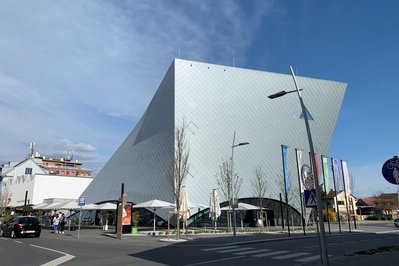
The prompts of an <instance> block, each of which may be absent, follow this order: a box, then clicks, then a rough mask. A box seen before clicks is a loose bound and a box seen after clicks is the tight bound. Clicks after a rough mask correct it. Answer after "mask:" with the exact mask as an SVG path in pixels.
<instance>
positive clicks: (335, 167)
mask: <svg viewBox="0 0 399 266" xmlns="http://www.w3.org/2000/svg"><path fill="white" fill-rule="evenodd" d="M332 163H333V173H334V179H335V186H336V187H335V190H337V191H335V193H338V191H339V189H340V187H339V166H338V160H337V159H335V158H333V159H332Z"/></svg>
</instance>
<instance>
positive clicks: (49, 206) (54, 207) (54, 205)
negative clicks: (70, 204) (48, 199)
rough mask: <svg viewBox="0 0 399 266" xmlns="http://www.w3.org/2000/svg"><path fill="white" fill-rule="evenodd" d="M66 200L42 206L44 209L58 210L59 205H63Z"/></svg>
mask: <svg viewBox="0 0 399 266" xmlns="http://www.w3.org/2000/svg"><path fill="white" fill-rule="evenodd" d="M64 203H65V202H54V203H51V204H48V205H47V206H44V207H42V210H57V209H58V207H59V206H61V205H63V204H64Z"/></svg>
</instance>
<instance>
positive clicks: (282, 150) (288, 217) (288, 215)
mask: <svg viewBox="0 0 399 266" xmlns="http://www.w3.org/2000/svg"><path fill="white" fill-rule="evenodd" d="M284 147H286V146H285V145H281V154H282V157H283V158H282V159H283V176H284V193H285V204H286V206H285V208H286V212H287V228H288V236H291V231H290V213H289V210H288V191H287V177H286V175H285V162H284V161H285V160H284ZM286 148H287V147H286Z"/></svg>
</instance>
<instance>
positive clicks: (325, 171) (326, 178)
mask: <svg viewBox="0 0 399 266" xmlns="http://www.w3.org/2000/svg"><path fill="white" fill-rule="evenodd" d="M321 158H322V160H323V162H322V163H323V176H324V185H325V189H326V193H328V191H329V190H330V186H329V176H328V161H327V157H324V156H323V155H322V157H321Z"/></svg>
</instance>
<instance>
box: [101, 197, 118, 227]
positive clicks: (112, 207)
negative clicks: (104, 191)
mask: <svg viewBox="0 0 399 266" xmlns="http://www.w3.org/2000/svg"><path fill="white" fill-rule="evenodd" d="M97 209H98V210H102V211H106V210H116V204H115V203H111V202H105V203H103V204H99V205H97ZM103 215H104V216H103ZM102 217H103V219H104V220H105V224H104V225H103V230H104V231H107V230H108V212H107V213H105V214H102ZM104 220H103V221H104Z"/></svg>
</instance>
